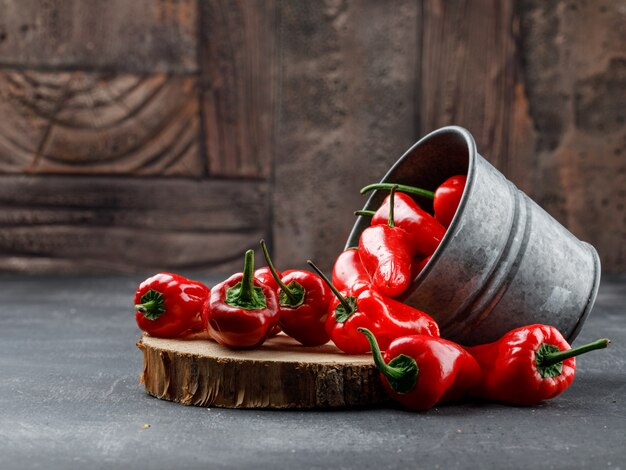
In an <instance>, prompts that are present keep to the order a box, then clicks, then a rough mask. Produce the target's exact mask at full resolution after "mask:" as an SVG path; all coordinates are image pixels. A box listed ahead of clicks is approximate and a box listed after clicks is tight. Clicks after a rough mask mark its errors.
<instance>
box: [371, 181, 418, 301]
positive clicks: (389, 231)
mask: <svg viewBox="0 0 626 470" xmlns="http://www.w3.org/2000/svg"><path fill="white" fill-rule="evenodd" d="M395 188H396V187H395V186H394V187H392V189H391V193H390V195H389V197H390V200H391V201H392V202H391V203H390V204H389V215H388V220H387V223H386V224H385V225H372V226H369V227H367V228H366V229H365V230H363V232H362V233H361V236H360V238H359V257H360V258H361V262H362V263H363V267H364V268H365V270H366V271H367V272H368V273H369V275H370V277H371V279H372V285H373V286H374V287H375V288H376V289H377V290H379V291H380V292H381V293H382V294H384V295H386V296H388V297H397V296H398V295H400V294H402V293H403V292H404V291H405V290H406V289H407V287H409V284H410V283H411V281H412V280H413V277H412V276H411V263H412V260H413V257H414V256H415V247H414V246H413V244H412V243H411V240H410V237H409V234H408V233H407V232H406V231H405V230H403V229H401V228H400V227H396V225H395V221H394V206H395V204H394V203H393V201H394V199H395V191H396V190H395Z"/></svg>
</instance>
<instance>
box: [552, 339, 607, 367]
mask: <svg viewBox="0 0 626 470" xmlns="http://www.w3.org/2000/svg"><path fill="white" fill-rule="evenodd" d="M610 342H611V340H609V339H607V338H602V339H599V340H597V341H594V342H593V343H587V344H583V345H582V346H578V347H576V348H571V349H566V350H565V351H559V352H555V353H551V354H546V355H545V356H543V359H542V360H541V367H549V366H551V365H553V364H556V363H558V362H563V361H564V360H565V359H569V358H570V357H575V356H578V355H580V354H585V353H587V352H589V351H594V350H596V349H604V348H606V347H608V345H609V343H610Z"/></svg>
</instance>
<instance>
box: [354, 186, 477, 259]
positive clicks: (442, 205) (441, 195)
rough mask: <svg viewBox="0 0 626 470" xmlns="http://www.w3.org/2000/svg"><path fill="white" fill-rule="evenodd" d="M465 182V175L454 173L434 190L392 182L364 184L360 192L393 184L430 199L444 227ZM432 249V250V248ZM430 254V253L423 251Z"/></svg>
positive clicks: (399, 188) (459, 199) (450, 216)
mask: <svg viewBox="0 0 626 470" xmlns="http://www.w3.org/2000/svg"><path fill="white" fill-rule="evenodd" d="M466 182H467V176H465V175H455V176H452V177H450V178H448V179H447V180H445V181H444V182H443V183H442V184H440V185H439V186H438V187H437V189H436V190H435V192H432V191H428V190H427V189H422V188H417V187H415V186H407V185H405V184H398V185H396V184H393V183H375V184H370V185H367V186H365V187H364V188H362V189H361V194H366V193H368V192H369V191H372V190H374V189H387V190H389V189H391V188H392V187H393V186H397V188H398V191H399V192H402V193H407V194H415V195H416V196H420V197H424V198H426V199H432V201H433V209H434V212H435V219H437V221H438V222H439V223H440V224H441V225H442V226H443V227H445V228H448V227H449V226H450V223H451V222H452V219H453V218H454V214H456V210H457V209H458V207H459V203H460V202H461V197H462V196H463V191H464V190H465V183H466ZM357 215H365V216H367V215H369V212H367V211H357ZM433 251H434V250H433ZM425 254H431V253H425Z"/></svg>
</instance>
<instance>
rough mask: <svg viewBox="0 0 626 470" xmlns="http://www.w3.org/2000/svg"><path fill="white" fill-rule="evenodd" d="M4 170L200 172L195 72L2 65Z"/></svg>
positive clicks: (0, 157) (0, 155) (0, 153)
mask: <svg viewBox="0 0 626 470" xmlns="http://www.w3.org/2000/svg"><path fill="white" fill-rule="evenodd" d="M0 114H1V115H2V116H3V119H2V120H0V172H3V173H31V174H32V173H73V174H131V175H141V176H145V175H160V176H173V175H176V176H194V177H200V176H202V175H204V173H205V166H204V164H203V161H202V159H201V157H200V154H199V142H200V141H199V115H198V101H197V82H196V78H195V77H185V76H182V77H180V76H167V75H165V74H152V75H148V76H139V75H131V74H119V75H115V76H111V75H106V74H102V73H99V72H76V71H73V72H32V71H28V72H27V71H0Z"/></svg>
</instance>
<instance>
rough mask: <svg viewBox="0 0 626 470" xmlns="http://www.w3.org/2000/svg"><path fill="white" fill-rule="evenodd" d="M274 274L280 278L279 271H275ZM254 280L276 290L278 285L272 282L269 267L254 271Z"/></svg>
mask: <svg viewBox="0 0 626 470" xmlns="http://www.w3.org/2000/svg"><path fill="white" fill-rule="evenodd" d="M276 273H277V274H278V277H282V274H281V273H280V271H276ZM254 278H255V279H258V280H259V281H261V282H263V283H265V284H267V285H268V286H270V287H271V288H272V289H274V290H278V284H276V281H275V280H274V276H273V275H272V271H271V270H270V268H269V266H263V267H262V268H259V269H257V270H256V271H254Z"/></svg>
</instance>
